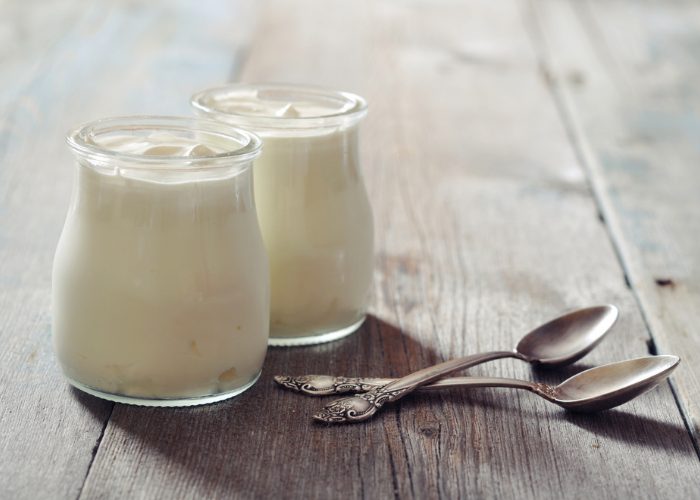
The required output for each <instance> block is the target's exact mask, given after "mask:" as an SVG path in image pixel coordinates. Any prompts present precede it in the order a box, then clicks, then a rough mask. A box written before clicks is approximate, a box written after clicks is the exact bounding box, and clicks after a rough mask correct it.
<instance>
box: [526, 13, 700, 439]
mask: <svg viewBox="0 0 700 500" xmlns="http://www.w3.org/2000/svg"><path fill="white" fill-rule="evenodd" d="M533 5H535V6H537V8H536V10H535V12H536V18H537V19H538V21H539V25H540V29H541V31H542V34H543V38H544V41H545V42H546V54H545V57H546V58H547V59H548V64H549V67H550V69H551V74H552V77H553V78H552V84H553V85H555V86H556V89H557V91H558V92H559V95H560V97H561V105H562V110H563V113H564V114H565V116H566V120H567V122H568V124H569V127H570V128H571V129H572V131H573V133H574V134H575V135H576V136H577V147H578V149H579V151H580V154H581V157H582V158H583V159H584V161H585V163H586V165H587V167H588V169H589V172H590V175H591V179H592V183H593V186H594V188H595V190H596V194H597V197H598V201H599V204H600V206H601V210H602V211H603V212H604V214H605V218H606V221H607V224H608V227H609V228H610V231H611V234H612V237H613V239H614V241H615V244H616V247H617V249H618V252H619V254H620V257H621V259H622V261H623V263H624V267H625V270H626V273H627V275H628V279H629V282H630V284H631V286H632V287H633V289H634V290H635V293H636V295H637V299H638V301H639V303H640V305H641V307H642V310H643V312H644V316H645V319H646V321H647V323H648V325H649V328H650V330H651V332H652V334H653V338H654V342H655V345H656V349H657V350H659V351H661V352H667V353H679V354H680V355H681V356H682V357H683V360H684V363H683V366H682V367H681V369H680V370H679V373H678V375H677V376H676V377H675V385H676V390H677V393H678V396H679V398H680V401H681V403H682V406H683V409H684V410H685V412H686V414H687V417H688V420H689V423H690V428H691V430H692V432H693V433H694V435H695V438H696V440H697V439H698V437H699V433H700V400H699V399H698V394H700V336H699V335H698V334H697V333H696V330H697V325H698V324H699V323H700V195H699V193H700V175H698V172H697V168H696V166H697V163H698V160H699V159H700V154H699V153H698V151H699V146H700V136H699V135H698V131H699V130H700V126H699V125H698V111H699V110H700V90H698V88H697V85H696V82H697V80H698V77H699V75H700V59H699V58H698V52H697V46H698V44H699V43H700V32H699V31H698V27H699V26H700V6H698V5H697V4H694V3H689V2H655V1H651V2H634V1H617V2H612V4H611V3H610V2H599V1H588V2H535V3H533ZM622 20H624V26H625V29H624V30H621V29H620V22H621V21H622ZM572 39H573V40H575V41H576V42H575V43H571V42H570V40H572Z"/></svg>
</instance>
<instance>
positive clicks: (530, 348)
mask: <svg viewBox="0 0 700 500" xmlns="http://www.w3.org/2000/svg"><path fill="white" fill-rule="evenodd" d="M617 316H618V311H617V307H615V306H612V305H605V306H595V307H588V308H586V309H579V310H577V311H573V312H570V313H568V314H565V315H563V316H560V317H558V318H556V319H553V320H551V321H549V322H547V323H545V324H544V325H542V326H540V327H538V328H536V329H534V330H532V331H531V332H530V333H528V334H527V335H525V336H524V337H523V338H522V339H521V340H520V342H518V345H517V346H516V348H515V349H513V350H512V351H495V352H488V353H484V354H474V355H471V356H466V357H463V358H458V359H453V360H451V361H447V362H445V363H441V364H439V365H436V366H433V367H430V368H426V369H425V370H421V371H419V372H415V373H413V374H412V375H409V376H408V377H410V380H406V381H404V382H403V383H402V384H401V385H400V386H396V387H392V388H389V389H391V390H395V389H399V388H404V387H406V388H410V387H413V388H415V387H418V386H420V385H423V384H425V383H427V382H430V381H432V380H435V379H438V378H440V377H442V376H443V375H446V374H448V373H451V372H454V371H457V370H463V369H465V368H469V367H471V366H475V365H478V364H481V363H485V362H487V361H492V360H494V359H500V358H517V359H521V360H523V361H528V362H530V363H537V364H540V365H545V366H561V365H567V364H571V363H573V362H575V361H577V360H579V359H581V358H582V357H583V356H585V355H586V354H588V353H589V352H590V351H591V350H592V349H593V348H594V347H595V346H596V345H598V343H599V342H600V341H601V340H603V337H604V336H605V334H606V333H607V332H608V331H609V330H610V328H611V327H612V326H613V324H615V321H616V320H617ZM408 377H404V379H408ZM404 379H401V380H404ZM381 380H384V379H358V378H347V377H333V376H330V375H303V376H300V377H289V376H283V375H278V376H276V377H275V381H277V383H279V384H280V385H282V386H284V387H286V388H288V389H292V390H296V391H298V392H304V393H306V394H313V395H318V396H325V395H328V394H343V393H346V392H365V391H368V390H371V389H375V388H377V386H379V385H382V386H383V385H387V384H389V383H395V382H398V380H393V381H389V382H386V383H384V384H380V383H379V384H378V383H373V382H376V381H381ZM363 383H364V384H365V385H362V384H363ZM358 385H359V386H360V387H361V388H360V389H358V388H357V386H358ZM414 386H415V387H414ZM362 387H364V388H362ZM408 392H410V391H407V392H406V393H408Z"/></svg>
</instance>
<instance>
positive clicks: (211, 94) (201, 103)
mask: <svg viewBox="0 0 700 500" xmlns="http://www.w3.org/2000/svg"><path fill="white" fill-rule="evenodd" d="M275 92H277V93H288V94H289V95H290V96H294V95H296V96H298V97H300V98H302V97H303V98H308V99H316V100H317V102H320V101H321V100H325V101H326V103H328V102H331V101H334V102H335V103H337V104H339V106H337V107H336V109H335V110H333V109H332V108H331V109H330V110H329V111H328V112H326V113H318V114H311V115H309V116H297V115H293V116H289V115H276V116H271V115H265V114H252V113H244V112H235V111H230V110H226V109H222V108H223V106H217V104H222V103H225V102H229V103H235V102H243V100H244V99H248V98H251V97H252V98H253V99H255V98H258V97H259V95H260V93H268V94H269V93H275ZM280 102H283V101H280ZM190 104H191V105H192V107H193V108H194V109H195V111H196V112H197V113H198V114H199V115H200V116H206V117H215V118H216V119H218V120H221V121H224V122H227V123H231V124H233V125H237V126H247V127H252V128H253V129H275V130H298V129H313V128H328V127H337V126H340V125H350V124H353V123H356V122H358V121H359V120H360V119H362V118H363V117H364V116H365V115H366V114H367V108H368V106H367V101H366V100H365V99H364V98H362V97H361V96H359V95H357V94H353V93H351V92H344V91H339V90H332V89H329V88H325V87H320V86H314V85H299V84H288V83H232V84H228V85H221V86H218V87H212V88H208V89H205V90H202V91H200V92H197V93H196V94H194V95H193V96H192V98H191V99H190ZM290 104H293V103H291V102H290Z"/></svg>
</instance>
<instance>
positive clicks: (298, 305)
mask: <svg viewBox="0 0 700 500" xmlns="http://www.w3.org/2000/svg"><path fill="white" fill-rule="evenodd" d="M193 105H194V106H195V108H196V109H197V111H198V112H199V113H200V114H203V115H206V116H208V117H212V118H215V119H219V120H223V121H226V122H228V123H231V124H235V125H237V126H241V127H246V128H248V129H249V130H252V131H254V132H255V133H256V134H258V135H260V136H261V137H262V139H263V143H264V150H263V153H262V155H261V156H260V158H259V159H257V160H256V162H255V167H254V177H255V199H256V205H257V207H258V216H259V220H260V226H261V229H262V233H263V238H264V241H265V246H266V248H267V252H268V256H269V259H270V276H271V298H272V301H271V313H270V314H271V317H270V343H271V344H272V345H294V344H307V343H317V342H319V341H324V340H332V339H334V338H339V337H340V336H342V335H345V334H348V333H351V332H352V331H353V330H355V329H356V328H357V327H358V326H359V324H360V323H361V322H362V320H363V318H364V316H365V312H366V309H367V305H368V298H369V290H370V287H371V283H372V268H373V224H372V211H371V207H370V204H369V200H368V197H367V193H366V190H365V187H364V183H363V180H362V175H361V172H360V166H359V161H358V122H359V120H360V119H361V118H362V117H363V116H364V115H365V113H366V104H365V102H364V100H362V99H361V98H359V97H357V96H353V95H352V94H346V93H341V92H328V91H323V90H318V89H309V88H304V87H290V86H285V87H283V86H275V85H266V86H230V87H227V88H222V89H213V90H210V91H204V92H202V93H200V94H198V95H196V96H195V97H194V98H193Z"/></svg>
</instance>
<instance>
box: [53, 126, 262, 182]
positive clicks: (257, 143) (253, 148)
mask: <svg viewBox="0 0 700 500" xmlns="http://www.w3.org/2000/svg"><path fill="white" fill-rule="evenodd" d="M145 130H153V131H156V130H157V131H159V132H180V133H182V132H203V133H206V134H210V135H212V136H218V137H220V138H225V139H228V140H230V141H232V142H234V143H236V144H238V145H240V147H238V148H235V149H232V150H231V151H225V152H223V153H217V154H211V155H198V156H172V155H144V154H136V153H127V152H121V151H116V150H113V149H109V148H108V147H104V146H100V145H99V144H96V143H95V142H94V141H92V140H91V139H92V138H94V137H96V136H98V135H100V134H106V133H110V132H119V131H123V132H125V133H128V132H130V131H131V132H137V131H145ZM66 142H67V143H68V145H69V147H70V148H71V149H72V150H73V151H74V152H75V153H77V154H79V155H82V156H85V157H87V158H89V159H90V160H91V161H96V162H118V163H128V164H129V165H130V167H131V168H156V169H159V170H160V169H163V168H164V167H165V166H166V164H167V168H168V169H170V170H179V169H185V170H192V168H193V167H196V168H197V169H208V168H221V167H231V166H232V165H233V164H238V163H242V162H247V161H251V160H253V159H254V158H255V157H256V156H258V155H259V154H260V151H261V148H262V140H261V139H260V138H259V137H258V136H257V135H255V134H254V133H252V132H249V131H247V130H243V129H240V128H237V127H234V126H231V125H228V124H225V123H221V122H218V121H216V120H208V119H203V118H191V117H180V116H158V115H127V116H113V117H108V118H101V119H98V120H93V121H89V122H86V123H83V124H82V125H80V126H78V127H76V128H75V129H73V130H71V131H70V132H68V134H67V135H66Z"/></svg>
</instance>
